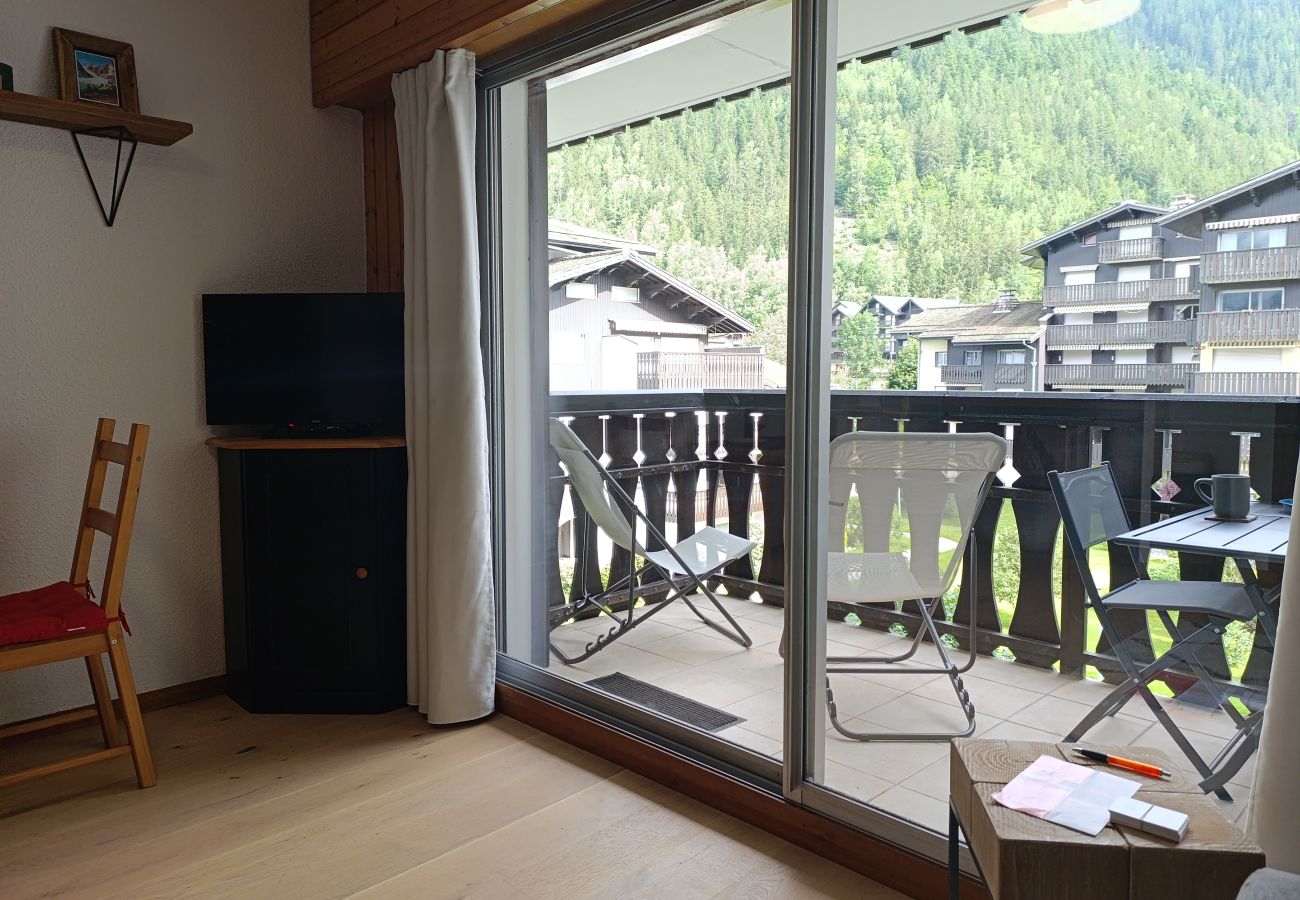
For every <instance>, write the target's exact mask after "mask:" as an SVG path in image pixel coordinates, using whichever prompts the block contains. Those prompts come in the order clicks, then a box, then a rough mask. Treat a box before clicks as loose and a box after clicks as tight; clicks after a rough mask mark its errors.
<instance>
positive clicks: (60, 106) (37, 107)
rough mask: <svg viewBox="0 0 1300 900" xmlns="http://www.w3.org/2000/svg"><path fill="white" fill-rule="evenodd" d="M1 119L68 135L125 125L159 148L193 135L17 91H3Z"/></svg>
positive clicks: (181, 126) (178, 127)
mask: <svg viewBox="0 0 1300 900" xmlns="http://www.w3.org/2000/svg"><path fill="white" fill-rule="evenodd" d="M0 119H8V120H9V121H11V122H25V123H26V124H28V125H43V126H45V127H47V128H62V129H64V130H65V131H78V130H80V129H83V128H111V127H112V126H114V125H122V126H124V127H125V128H127V129H128V130H129V131H130V132H131V134H133V135H135V138H136V140H138V141H140V143H142V144H160V145H162V146H165V147H166V146H170V145H172V144H174V143H176V142H177V141H179V140H180V139H181V138H183V137H188V136H189V135H190V134H192V133H193V132H194V126H193V125H191V124H190V123H189V122H177V121H175V120H173V119H159V118H157V117H156V116H142V115H140V114H139V113H129V112H127V111H126V110H122V109H117V108H115V107H112V106H96V105H94V104H91V103H73V102H72V101H70V100H56V99H54V98H53V97H37V96H35V95H34V94H19V93H16V92H14V91H0Z"/></svg>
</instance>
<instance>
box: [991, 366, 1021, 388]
mask: <svg viewBox="0 0 1300 900" xmlns="http://www.w3.org/2000/svg"><path fill="white" fill-rule="evenodd" d="M1028 377H1029V366H1028V365H1026V364H1025V363H998V364H997V365H995V366H994V367H993V383H994V384H995V385H997V386H998V387H1019V388H1023V387H1024V386H1025V379H1027V378H1028Z"/></svg>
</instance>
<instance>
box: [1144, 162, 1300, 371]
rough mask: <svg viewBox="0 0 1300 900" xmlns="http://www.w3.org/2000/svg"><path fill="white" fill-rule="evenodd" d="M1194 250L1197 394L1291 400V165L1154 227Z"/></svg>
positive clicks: (1298, 245)
mask: <svg viewBox="0 0 1300 900" xmlns="http://www.w3.org/2000/svg"><path fill="white" fill-rule="evenodd" d="M1157 227H1159V228H1161V229H1162V230H1169V231H1174V232H1177V233H1178V234H1180V235H1182V236H1184V237H1185V238H1186V239H1189V240H1199V241H1200V242H1201V244H1202V250H1203V252H1202V256H1201V265H1200V296H1199V301H1200V313H1199V315H1198V317H1197V322H1196V325H1197V327H1196V340H1197V342H1198V344H1199V345H1200V366H1199V369H1198V371H1197V373H1196V374H1195V375H1194V376H1193V377H1192V380H1191V382H1190V385H1189V389H1190V390H1193V391H1196V392H1197V393H1203V394H1243V395H1259V394H1282V395H1294V394H1300V160H1296V161H1294V162H1291V163H1288V164H1287V165H1285V166H1282V167H1281V168H1279V169H1275V170H1273V171H1272V172H1267V173H1265V174H1263V175H1259V176H1257V177H1255V178H1252V179H1250V180H1248V181H1245V182H1243V183H1241V184H1239V185H1236V186H1234V187H1231V188H1228V189H1227V190H1225V191H1221V192H1219V193H1217V194H1215V195H1214V196H1212V197H1207V198H1206V199H1204V200H1201V201H1200V202H1197V203H1192V204H1189V205H1187V206H1184V207H1182V208H1180V209H1176V210H1173V211H1171V212H1169V213H1167V214H1165V215H1164V216H1162V217H1161V218H1160V220H1159V222H1158V223H1157Z"/></svg>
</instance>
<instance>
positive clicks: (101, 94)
mask: <svg viewBox="0 0 1300 900" xmlns="http://www.w3.org/2000/svg"><path fill="white" fill-rule="evenodd" d="M53 32H54V68H55V80H56V81H57V82H58V85H59V99H60V100H71V101H73V102H76V103H94V104H96V105H99V106H116V107H119V108H120V109H124V110H126V111H127V112H132V113H138V112H139V111H140V95H139V92H138V89H137V86H136V81H135V51H134V50H133V49H132V48H131V45H130V44H124V43H122V42H121V41H113V40H109V39H108V38H101V37H95V36H94V35H92V34H83V33H81V32H79V31H69V30H67V29H66V28H55V29H53Z"/></svg>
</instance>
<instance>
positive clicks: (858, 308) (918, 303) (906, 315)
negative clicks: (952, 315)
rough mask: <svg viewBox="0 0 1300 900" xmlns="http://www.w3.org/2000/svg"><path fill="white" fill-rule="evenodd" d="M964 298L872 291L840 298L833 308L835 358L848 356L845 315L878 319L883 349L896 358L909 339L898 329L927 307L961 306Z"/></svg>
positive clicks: (832, 352) (837, 359)
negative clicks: (857, 298) (843, 343)
mask: <svg viewBox="0 0 1300 900" xmlns="http://www.w3.org/2000/svg"><path fill="white" fill-rule="evenodd" d="M960 304H961V301H960V300H958V299H956V298H955V297H894V296H891V295H888V294H872V295H871V296H870V297H869V298H867V302H866V303H865V304H864V303H854V302H853V301H852V300H840V301H838V302H837V303H836V304H835V305H834V306H833V307H832V308H831V362H832V363H838V362H841V361H842V360H843V358H844V354H843V352H842V351H841V349H840V345H839V336H840V327H841V326H842V325H843V324H844V320H845V319H851V318H853V317H854V316H857V315H862V314H864V313H865V314H866V315H870V316H874V317H875V319H876V337H878V338H879V339H880V342H881V345H882V346H881V350H882V352H883V354H884V357H885V358H886V359H893V358H894V357H895V356H896V355H897V354H898V351H899V350H901V349H902V347H903V344H904V342H905V341H906V340H907V337H906V335H905V333H902V332H899V333H900V334H904V336H903V337H895V336H894V334H895V329H896V328H898V326H900V325H903V324H904V323H906V322H908V321H909V320H910V319H911V318H912V317H913V316H915V315H917V314H919V313H923V312H925V311H926V310H927V309H942V308H949V307H953V306H959V305H960Z"/></svg>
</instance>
